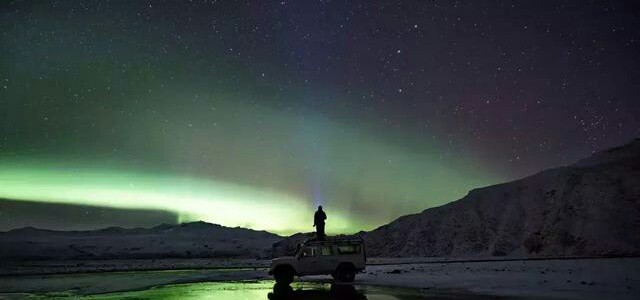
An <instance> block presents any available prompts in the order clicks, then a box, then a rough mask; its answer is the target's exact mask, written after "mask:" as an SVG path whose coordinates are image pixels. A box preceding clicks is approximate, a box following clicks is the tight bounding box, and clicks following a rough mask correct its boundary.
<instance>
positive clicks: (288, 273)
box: [273, 266, 294, 284]
mask: <svg viewBox="0 0 640 300" xmlns="http://www.w3.org/2000/svg"><path fill="white" fill-rule="evenodd" d="M293 273H294V272H293V268H291V267H289V266H282V267H278V268H276V269H275V270H274V271H273V278H274V279H275V280H276V282H277V283H279V284H290V283H291V282H293V275H294V274H293Z"/></svg>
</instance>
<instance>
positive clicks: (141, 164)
mask: <svg viewBox="0 0 640 300" xmlns="http://www.w3.org/2000/svg"><path fill="white" fill-rule="evenodd" d="M118 5H120V4H118ZM122 5H124V4H122ZM43 6H46V5H43ZM121 12H123V13H122V14H121V15H119V17H120V18H121V19H122V20H123V21H122V22H120V23H119V22H113V15H111V14H108V13H99V14H96V15H94V16H92V17H91V20H93V21H92V22H91V23H86V19H85V18H83V15H82V14H79V15H77V16H76V15H68V16H67V17H66V18H59V17H57V15H56V13H61V12H60V11H57V12H56V11H55V10H54V11H50V10H49V9H45V8H44V7H40V6H39V5H36V4H34V7H33V9H31V10H29V11H28V12H22V11H21V12H18V13H16V14H13V15H10V16H9V15H8V16H7V18H4V19H2V23H1V24H0V25H2V28H3V29H4V34H3V35H2V37H1V38H2V44H3V45H10V47H3V48H2V49H1V50H2V52H1V54H2V55H1V59H0V70H2V71H1V72H0V80H1V81H2V85H1V86H0V87H2V88H0V104H1V107H2V109H0V198H5V199H14V200H24V201H38V202H49V203H69V204H83V205H93V206H103V207H114V208H124V209H130V208H136V209H140V208H142V209H147V208H148V209H160V210H165V211H168V212H174V213H176V214H178V215H179V216H180V220H181V221H193V220H204V221H208V222H212V223H218V224H221V225H225V226H244V227H249V228H253V229H263V230H269V231H273V232H276V233H281V234H289V233H293V232H297V231H311V230H312V229H313V228H312V226H311V225H312V213H313V211H314V210H315V207H316V206H317V205H318V204H322V205H324V206H325V208H326V210H327V212H328V216H329V219H328V223H327V231H328V232H329V233H338V232H345V233H350V232H356V231H359V230H367V229H373V228H375V227H377V226H380V225H383V224H385V223H387V222H389V221H391V220H393V219H395V218H397V217H399V216H402V215H404V214H409V213H416V212H418V211H421V210H423V209H426V208H429V207H433V206H438V205H442V204H445V203H447V202H450V201H453V200H456V199H458V198H460V197H461V196H463V195H464V194H466V193H467V192H468V191H469V190H470V189H472V188H476V187H479V186H484V185H487V184H493V183H496V182H500V181H503V180H504V179H505V178H504V177H505V176H498V175H496V173H498V172H496V171H495V168H492V167H489V166H487V165H485V163H483V162H484V161H486V160H485V159H484V157H482V153H480V152H478V153H474V152H473V151H458V150H456V148H457V147H452V146H451V145H450V143H451V140H450V139H448V138H447V133H446V132H447V131H446V130H447V128H448V126H449V125H448V124H446V123H445V122H438V121H437V120H431V121H429V122H426V123H425V124H426V125H425V126H419V127H411V128H405V127H402V125H403V124H401V123H393V124H391V123H389V122H387V119H386V118H384V119H383V121H384V122H382V123H381V122H380V120H381V117H380V115H379V114H378V113H376V112H375V111H374V109H373V107H367V106H362V107H359V106H354V105H353V103H356V102H358V101H361V97H362V96H361V95H360V94H363V95H369V94H370V92H369V91H353V92H345V91H344V90H341V89H338V88H336V87H335V86H332V85H331V84H327V83H326V82H325V81H323V80H318V81H317V82H315V83H310V82H308V80H307V79H306V78H302V77H300V76H296V75H295V73H294V72H293V71H292V70H291V67H290V65H289V64H288V63H281V62H277V59H275V58H274V56H272V54H273V53H271V52H269V51H263V52H260V53H259V55H261V56H255V57H254V56H251V57H248V56H243V55H242V54H241V53H240V52H238V50H237V48H233V47H230V46H229V45H228V44H225V43H227V42H228V41H226V40H224V39H216V38H202V36H199V35H198V34H199V33H198V34H196V33H193V32H188V31H184V32H182V31H179V29H177V28H174V27H173V25H172V24H173V23H171V22H164V21H162V22H161V21H156V23H154V24H153V26H152V25H151V24H147V23H144V25H142V26H130V24H138V23H137V22H138V21H137V20H138V14H137V13H136V11H134V10H131V11H129V10H126V9H123V10H122V11H121ZM202 34H206V32H203V33H202ZM134 41H135V42H134ZM167 41H171V42H167ZM394 53H395V52H394ZM256 55H258V54H256ZM274 55H275V54H274ZM427 125H429V126H427ZM456 126H458V125H456ZM469 153H474V154H473V155H477V156H475V157H474V156H469ZM113 225H118V220H113Z"/></svg>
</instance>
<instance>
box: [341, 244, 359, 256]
mask: <svg viewBox="0 0 640 300" xmlns="http://www.w3.org/2000/svg"><path fill="white" fill-rule="evenodd" d="M357 253H360V245H340V246H338V254H357Z"/></svg>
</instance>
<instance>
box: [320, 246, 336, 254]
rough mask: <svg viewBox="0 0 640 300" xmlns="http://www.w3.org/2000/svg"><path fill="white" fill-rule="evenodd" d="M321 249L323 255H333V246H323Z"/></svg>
mask: <svg viewBox="0 0 640 300" xmlns="http://www.w3.org/2000/svg"><path fill="white" fill-rule="evenodd" d="M320 251H321V255H324V256H327V255H333V251H332V249H331V246H322V248H321V249H320Z"/></svg>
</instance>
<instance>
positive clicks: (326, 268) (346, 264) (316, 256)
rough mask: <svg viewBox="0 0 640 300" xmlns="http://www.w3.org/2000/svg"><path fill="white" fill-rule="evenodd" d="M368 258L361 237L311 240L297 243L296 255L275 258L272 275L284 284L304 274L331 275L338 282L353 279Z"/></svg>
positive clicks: (271, 270) (270, 271)
mask: <svg viewBox="0 0 640 300" xmlns="http://www.w3.org/2000/svg"><path fill="white" fill-rule="evenodd" d="M366 261H367V257H366V253H365V249H364V243H363V241H362V239H359V238H339V237H333V238H329V237H327V238H326V239H324V240H318V239H312V240H308V241H305V242H304V243H302V244H300V245H298V249H297V251H296V253H295V255H294V256H285V257H279V258H275V259H273V260H272V261H271V268H270V269H269V275H273V277H274V278H275V280H276V282H277V283H281V284H289V283H291V282H292V281H293V277H294V276H305V275H331V276H333V278H335V279H336V280H338V281H342V282H352V281H353V280H354V278H355V276H356V273H357V272H361V271H363V270H364V268H365V263H366Z"/></svg>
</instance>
